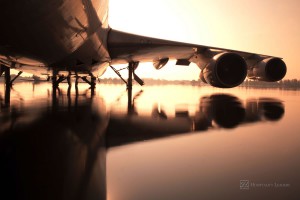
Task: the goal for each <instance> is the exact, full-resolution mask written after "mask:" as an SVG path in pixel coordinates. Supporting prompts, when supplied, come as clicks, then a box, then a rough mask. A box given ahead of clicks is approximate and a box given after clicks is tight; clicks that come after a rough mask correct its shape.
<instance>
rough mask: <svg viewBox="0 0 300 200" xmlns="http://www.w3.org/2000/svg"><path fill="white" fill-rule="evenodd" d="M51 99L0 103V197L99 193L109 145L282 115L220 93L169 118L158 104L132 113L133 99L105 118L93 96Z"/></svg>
mask: <svg viewBox="0 0 300 200" xmlns="http://www.w3.org/2000/svg"><path fill="white" fill-rule="evenodd" d="M139 95H142V92H139V93H138V95H136V96H135V97H136V98H138V96H139ZM50 96H51V95H50ZM52 98H53V99H52V104H51V103H50V104H49V101H47V102H46V103H45V104H36V105H32V106H31V107H30V106H29V107H26V106H25V107H24V106H14V104H13V103H12V104H11V105H10V108H5V109H2V110H1V112H0V120H1V121H0V122H1V127H0V159H1V160H0V175H1V179H0V183H1V185H0V188H1V193H0V197H1V199H2V198H3V199H106V150H107V149H108V148H113V147H118V146H120V145H126V144H130V143H133V142H139V141H144V140H151V139H159V138H163V137H168V136H173V135H179V134H187V133H191V132H200V131H205V130H210V129H215V128H235V127H237V126H238V125H241V124H247V123H254V122H262V121H276V120H280V119H281V118H282V117H283V115H284V106H283V103H282V102H280V101H278V100H274V99H268V98H261V99H249V100H246V101H245V102H244V101H242V100H240V99H239V98H237V97H235V96H232V95H225V94H213V95H210V96H202V97H200V100H199V105H198V106H197V108H198V110H197V112H196V113H195V115H194V116H190V114H189V112H188V111H186V110H177V111H174V112H176V114H175V117H171V116H168V114H167V112H165V111H164V109H163V107H162V106H161V105H160V104H159V103H154V104H153V107H152V112H151V114H150V115H149V116H139V110H138V109H137V108H136V107H135V103H134V101H133V103H132V104H130V105H129V106H128V113H124V114H123V115H114V114H111V116H110V117H109V114H108V113H107V112H106V106H105V104H104V103H103V101H102V99H101V98H100V97H87V96H86V95H78V94H76V95H75V96H73V97H71V96H66V95H64V94H63V93H59V94H57V93H56V92H55V93H54V94H53V95H52ZM74 98H75V101H74V102H72V100H73V99H74ZM133 100H136V99H133ZM145 106H147V105H145ZM133 111H134V112H133ZM133 113H134V114H133ZM5 196H7V197H5Z"/></svg>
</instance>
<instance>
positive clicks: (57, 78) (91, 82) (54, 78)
mask: <svg viewBox="0 0 300 200" xmlns="http://www.w3.org/2000/svg"><path fill="white" fill-rule="evenodd" d="M73 75H74V74H73ZM71 78H72V74H71V72H69V75H68V76H64V75H58V71H56V70H53V76H52V87H53V91H55V90H57V89H58V86H59V84H60V83H61V82H63V81H65V80H67V82H68V85H69V87H68V95H70V94H71V88H72V80H71ZM75 78H76V79H75V90H76V94H78V83H79V79H82V80H83V81H84V82H86V83H88V84H89V85H90V86H91V87H90V89H91V95H92V96H93V95H94V94H95V88H96V80H97V79H96V77H95V76H94V75H93V74H90V80H89V79H88V78H87V76H78V74H77V73H75Z"/></svg>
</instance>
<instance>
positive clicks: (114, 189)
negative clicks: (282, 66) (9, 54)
mask: <svg viewBox="0 0 300 200" xmlns="http://www.w3.org/2000/svg"><path fill="white" fill-rule="evenodd" d="M68 89H69V88H68V86H67V84H64V83H63V84H61V85H60V89H59V90H57V91H53V89H52V86H51V84H49V83H47V82H45V83H38V84H37V83H32V82H22V83H16V84H15V85H14V87H13V89H12V90H11V92H10V95H9V97H10V98H7V92H5V90H4V86H3V84H0V103H1V110H0V177H1V178H0V188H1V193H0V195H1V196H0V198H1V199H108V200H116V199H117V200H119V199H122V200H123V199H130V200H132V199H299V197H300V194H299V192H298V191H299V188H300V173H299V170H298V169H299V167H300V158H299V156H298V154H299V152H300V136H299V130H298V129H299V125H298V123H299V122H298V119H297V118H298V114H299V113H300V106H299V105H298V102H299V99H300V92H299V91H284V90H269V89H265V90H259V89H245V88H234V89H227V90H223V89H216V88H212V87H196V86H175V85H166V86H144V87H139V86H134V89H133V91H132V98H131V99H132V100H131V102H129V103H128V96H127V92H126V88H125V87H124V86H123V85H109V84H98V85H97V87H96V90H95V94H94V95H92V94H91V92H90V90H89V89H88V87H87V85H86V84H79V88H78V90H75V88H70V90H68Z"/></svg>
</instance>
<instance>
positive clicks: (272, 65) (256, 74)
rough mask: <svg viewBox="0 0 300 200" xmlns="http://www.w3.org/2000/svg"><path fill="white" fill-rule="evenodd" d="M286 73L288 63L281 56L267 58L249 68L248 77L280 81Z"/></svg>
mask: <svg viewBox="0 0 300 200" xmlns="http://www.w3.org/2000/svg"><path fill="white" fill-rule="evenodd" d="M285 74H286V65H285V63H284V62H283V61H282V60H281V59H280V58H266V59H264V60H262V61H260V62H258V63H257V64H256V65H255V66H252V67H249V68H248V78H249V79H257V80H260V81H267V82H275V81H279V80H281V79H283V77H284V76H285Z"/></svg>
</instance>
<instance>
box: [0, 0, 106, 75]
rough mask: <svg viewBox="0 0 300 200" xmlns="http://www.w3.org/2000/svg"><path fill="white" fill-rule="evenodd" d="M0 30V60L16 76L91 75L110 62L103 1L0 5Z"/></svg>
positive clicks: (51, 0) (28, 0)
mask: <svg viewBox="0 0 300 200" xmlns="http://www.w3.org/2000/svg"><path fill="white" fill-rule="evenodd" d="M0 24H1V26H2V28H1V35H2V37H1V38H0V55H2V56H0V60H6V62H7V60H10V61H11V62H14V63H16V64H15V67H16V68H17V69H19V70H24V71H28V72H33V74H34V72H35V71H36V70H37V69H38V70H39V71H41V70H44V73H50V69H53V70H57V71H70V70H72V71H78V72H83V73H95V74H96V75H97V74H99V73H103V71H104V70H105V69H106V67H107V66H108V63H109V61H110V57H109V54H108V51H107V35H108V31H109V26H108V1H107V0H46V1H39V0H26V1H17V0H12V1H2V3H1V18H0ZM7 58H8V59H7ZM2 64H4V63H2ZM6 64H7V63H6ZM8 64H9V63H8ZM36 66H40V67H39V68H37V67H36ZM101 66H103V67H101Z"/></svg>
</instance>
